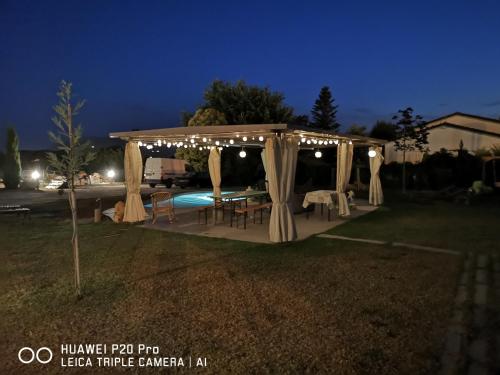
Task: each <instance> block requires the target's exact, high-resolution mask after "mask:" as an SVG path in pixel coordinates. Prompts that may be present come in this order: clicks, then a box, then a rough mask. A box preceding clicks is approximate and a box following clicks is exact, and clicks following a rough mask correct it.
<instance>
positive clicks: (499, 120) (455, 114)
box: [427, 112, 500, 124]
mask: <svg viewBox="0 0 500 375" xmlns="http://www.w3.org/2000/svg"><path fill="white" fill-rule="evenodd" d="M451 116H462V117H470V118H472V119H477V120H483V121H491V122H496V123H499V124H500V119H494V118H491V117H485V116H478V115H471V114H469V113H463V112H453V113H450V114H449V115H446V116H441V117H438V118H435V119H434V120H430V121H428V122H427V124H430V123H433V122H438V121H441V120H444V119H447V118H448V117H451Z"/></svg>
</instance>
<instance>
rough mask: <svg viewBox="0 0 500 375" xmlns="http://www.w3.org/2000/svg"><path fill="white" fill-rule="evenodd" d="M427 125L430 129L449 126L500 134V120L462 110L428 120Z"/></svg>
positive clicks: (494, 134)
mask: <svg viewBox="0 0 500 375" xmlns="http://www.w3.org/2000/svg"><path fill="white" fill-rule="evenodd" d="M425 126H426V127H427V129H429V130H431V129H435V128H438V127H442V126H447V127H452V128H456V129H461V130H465V131H471V132H475V133H481V134H488V135H493V136H500V120H496V119H492V118H488V117H482V116H475V115H469V114H466V113H461V112H455V113H452V114H450V115H447V116H443V117H438V118H437V119H434V120H431V121H429V122H427V123H426V125H425Z"/></svg>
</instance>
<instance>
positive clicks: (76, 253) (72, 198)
mask: <svg viewBox="0 0 500 375" xmlns="http://www.w3.org/2000/svg"><path fill="white" fill-rule="evenodd" d="M69 206H70V208H71V220H72V222H73V236H72V237H71V245H72V247H73V263H74V267H75V289H76V295H77V296H78V297H81V296H82V292H81V288H80V249H79V246H78V211H77V207H76V195H75V190H74V188H72V189H70V191H69Z"/></svg>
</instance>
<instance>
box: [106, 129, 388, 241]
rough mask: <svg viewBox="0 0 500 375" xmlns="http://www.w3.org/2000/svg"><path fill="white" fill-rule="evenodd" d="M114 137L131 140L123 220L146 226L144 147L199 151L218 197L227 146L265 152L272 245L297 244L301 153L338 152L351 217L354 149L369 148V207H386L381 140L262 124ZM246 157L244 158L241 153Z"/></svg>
mask: <svg viewBox="0 0 500 375" xmlns="http://www.w3.org/2000/svg"><path fill="white" fill-rule="evenodd" d="M110 137H111V138H120V139H122V140H124V141H127V146H126V149H125V163H124V164H125V183H126V187H127V200H126V204H125V216H124V221H128V222H136V221H143V220H144V219H145V217H146V213H145V210H144V206H143V204H142V200H141V196H140V185H141V181H142V157H141V152H140V147H146V148H148V149H151V148H154V147H174V148H176V147H177V148H178V147H183V148H197V149H199V150H201V151H203V150H206V152H207V153H209V158H208V165H209V172H210V178H211V181H212V185H213V189H214V195H216V196H217V195H220V194H221V190H220V184H221V172H220V158H221V152H222V151H223V150H224V148H226V147H238V148H240V149H241V150H242V151H244V150H245V148H250V147H260V148H262V149H263V151H262V153H261V155H262V161H263V164H264V169H265V171H266V176H267V182H268V188H269V195H270V196H271V200H272V202H273V206H272V210H271V219H270V223H269V238H270V240H271V241H272V242H286V241H293V240H295V239H296V238H297V231H296V227H295V220H294V217H293V210H292V198H293V188H294V182H295V169H296V164H297V154H298V151H299V149H309V150H316V152H315V155H316V157H321V150H322V149H324V148H329V147H336V148H337V179H336V193H337V199H338V207H339V215H341V216H347V215H349V214H350V212H349V205H348V201H347V197H346V194H345V193H346V188H347V184H348V182H349V178H350V174H351V166H352V157H353V149H354V146H364V147H367V146H368V147H370V151H369V156H370V171H371V179H370V199H369V202H370V204H374V205H379V204H381V203H382V200H383V195H382V187H381V184H380V178H379V175H378V173H379V169H380V165H381V164H382V161H383V157H382V154H381V147H380V146H381V145H382V144H383V143H384V141H382V140H378V139H373V138H368V137H363V136H357V135H347V134H339V133H335V132H332V131H327V130H317V129H311V128H301V127H296V126H291V125H288V124H259V125H214V126H196V127H195V126H193V127H174V128H163V129H150V130H137V131H128V132H115V133H110ZM240 155H241V156H243V157H244V155H245V154H244V153H243V152H240Z"/></svg>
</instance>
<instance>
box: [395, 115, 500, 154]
mask: <svg viewBox="0 0 500 375" xmlns="http://www.w3.org/2000/svg"><path fill="white" fill-rule="evenodd" d="M443 122H446V123H452V124H455V125H459V126H466V127H469V128H472V129H471V130H466V129H457V128H454V127H451V126H447V125H441V126H439V127H434V128H433V126H434V125H436V124H440V123H443ZM428 127H430V129H429V135H428V137H427V140H428V142H429V144H428V145H427V147H428V148H429V152H430V153H434V152H438V151H440V150H441V149H442V148H445V149H447V150H448V151H454V150H458V149H459V147H460V141H462V142H463V144H464V148H465V149H467V150H468V151H470V152H475V151H477V150H478V149H481V148H484V149H489V148H491V147H492V146H493V145H500V124H498V123H496V122H491V121H487V120H481V119H474V118H470V117H465V116H460V115H454V116H450V117H447V118H445V119H442V120H440V121H436V122H430V123H428ZM474 129H477V130H479V131H490V132H498V133H499V135H498V136H495V135H490V134H483V133H480V132H477V131H474ZM422 157H423V153H422V152H419V151H412V152H407V153H406V161H408V162H410V163H420V162H421V161H422ZM394 161H396V162H398V163H401V162H403V153H402V152H401V151H396V150H395V149H394V142H389V143H387V144H386V145H385V163H386V164H388V163H391V162H394Z"/></svg>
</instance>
